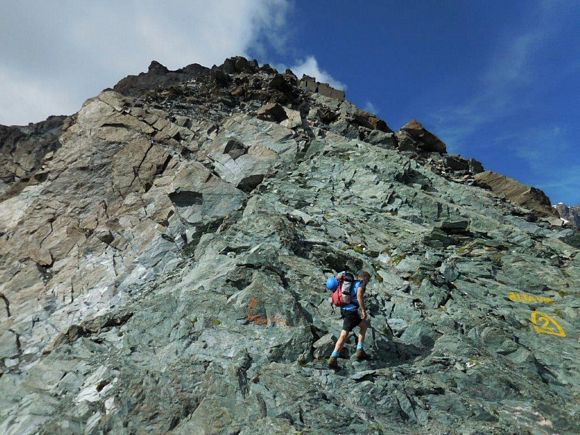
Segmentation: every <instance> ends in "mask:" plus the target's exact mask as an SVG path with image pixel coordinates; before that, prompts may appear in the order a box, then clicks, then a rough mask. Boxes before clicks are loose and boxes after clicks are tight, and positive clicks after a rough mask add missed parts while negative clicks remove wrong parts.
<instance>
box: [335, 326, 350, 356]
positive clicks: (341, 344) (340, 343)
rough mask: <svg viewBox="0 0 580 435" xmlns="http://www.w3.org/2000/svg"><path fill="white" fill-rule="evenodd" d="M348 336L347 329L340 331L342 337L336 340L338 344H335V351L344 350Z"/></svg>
mask: <svg viewBox="0 0 580 435" xmlns="http://www.w3.org/2000/svg"><path fill="white" fill-rule="evenodd" d="M347 338H348V331H345V330H344V329H343V330H342V331H340V337H338V340H337V341H336V346H334V351H335V352H340V351H341V350H342V348H343V347H344V343H345V342H346V339H347Z"/></svg>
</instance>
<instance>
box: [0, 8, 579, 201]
mask: <svg viewBox="0 0 580 435" xmlns="http://www.w3.org/2000/svg"><path fill="white" fill-rule="evenodd" d="M0 10H1V11H2V13H1V14H0V53H2V56H0V124H6V125H11V124H26V123H28V122H35V121H39V120H42V119H45V118H46V117H47V116H48V115H51V114H71V113H74V112H76V111H78V109H79V108H80V106H81V104H82V103H83V101H85V100H86V99H87V98H90V97H92V96H94V95H96V94H97V93H98V92H99V91H100V90H102V89H103V88H106V87H110V86H112V85H113V84H114V83H116V82H117V81H118V80H119V79H120V78H122V77H124V76H126V75H127V74H137V73H139V72H141V71H144V70H146V68H147V66H148V65H149V63H150V61H151V60H153V59H155V60H158V61H160V62H161V63H163V64H164V65H167V66H168V67H169V68H173V69H176V68H180V67H182V66H184V65H188V64H191V63H194V62H197V63H201V64H203V65H208V66H211V65H212V64H220V63H222V62H223V60H224V59H225V58H226V57H229V56H234V55H239V54H242V55H246V56H249V57H255V58H256V59H258V60H259V61H260V62H261V63H270V64H272V65H275V66H279V67H284V68H285V67H286V66H289V67H291V68H292V69H293V70H294V71H296V72H297V73H298V74H300V73H304V72H305V73H309V74H311V75H312V74H314V75H316V76H317V77H318V78H319V80H320V81H329V82H331V83H333V84H335V85H338V86H343V87H344V88H346V94H347V98H348V99H349V100H351V101H353V102H354V103H356V104H357V105H359V106H360V107H363V108H366V109H368V110H370V111H372V112H376V113H378V115H379V116H381V117H382V118H383V119H384V120H385V121H387V123H388V124H389V125H390V126H391V128H393V129H395V130H396V129H398V128H399V127H400V126H401V125H403V124H404V123H405V122H406V121H408V120H409V119H411V118H417V119H418V120H419V121H421V122H422V123H423V124H424V125H425V126H426V127H427V128H428V129H430V130H431V131H433V132H434V133H435V134H437V135H438V136H439V137H440V138H441V139H442V140H443V141H444V142H446V143H447V144H448V149H449V150H450V152H452V153H458V154H461V155H463V156H466V157H473V158H476V159H478V160H480V161H481V162H483V164H484V166H485V167H486V168H487V169H489V170H494V171H498V172H501V173H503V174H506V175H508V176H511V177H514V178H516V179H519V180H520V181H522V182H524V183H527V184H530V185H534V186H537V187H540V188H541V189H543V190H544V191H545V192H546V193H547V194H548V195H549V196H550V198H551V200H552V202H558V201H563V202H566V203H568V204H580V152H579V151H580V150H579V139H578V137H579V136H580V134H579V133H580V132H579V131H578V130H579V125H580V107H579V105H580V103H579V102H580V30H579V29H580V24H579V23H580V0H507V1H506V0H504V1H498V0H415V1H409V0H367V1H363V0H334V1H323V0H319V1H312V0H308V1H307V0H215V1H211V2H208V1H207V0H167V1H166V2H159V1H158V0H138V1H137V0H123V1H119V0H100V1H98V2H79V1H78V0H60V1H59V2H58V6H55V4H54V3H53V2H38V1H36V0H19V1H17V2H15V1H13V0H0ZM128 17H130V19H128Z"/></svg>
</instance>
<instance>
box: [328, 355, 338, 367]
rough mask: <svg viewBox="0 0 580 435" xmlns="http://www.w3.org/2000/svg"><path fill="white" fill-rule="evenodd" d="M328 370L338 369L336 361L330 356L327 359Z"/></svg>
mask: <svg viewBox="0 0 580 435" xmlns="http://www.w3.org/2000/svg"><path fill="white" fill-rule="evenodd" d="M328 368H329V369H333V370H336V369H337V368H338V360H337V359H336V358H335V357H333V356H331V357H330V358H328Z"/></svg>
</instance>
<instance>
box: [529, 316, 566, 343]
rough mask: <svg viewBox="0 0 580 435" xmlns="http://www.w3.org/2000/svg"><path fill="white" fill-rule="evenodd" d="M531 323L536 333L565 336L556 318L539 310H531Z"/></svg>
mask: <svg viewBox="0 0 580 435" xmlns="http://www.w3.org/2000/svg"><path fill="white" fill-rule="evenodd" d="M532 324H533V325H534V329H535V330H536V333H538V334H549V335H555V336H556V337H566V332H564V328H562V327H561V326H560V325H559V324H558V322H556V319H554V318H553V317H550V316H548V315H547V314H544V313H540V312H539V311H532Z"/></svg>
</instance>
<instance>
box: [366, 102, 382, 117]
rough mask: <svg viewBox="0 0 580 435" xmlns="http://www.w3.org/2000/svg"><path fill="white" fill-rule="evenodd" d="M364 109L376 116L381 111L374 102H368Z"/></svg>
mask: <svg viewBox="0 0 580 435" xmlns="http://www.w3.org/2000/svg"><path fill="white" fill-rule="evenodd" d="M363 109H364V110H366V111H367V112H370V113H374V114H375V115H376V114H378V113H379V109H377V106H375V105H374V104H373V102H372V101H367V102H366V103H365V105H364V107H363Z"/></svg>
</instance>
